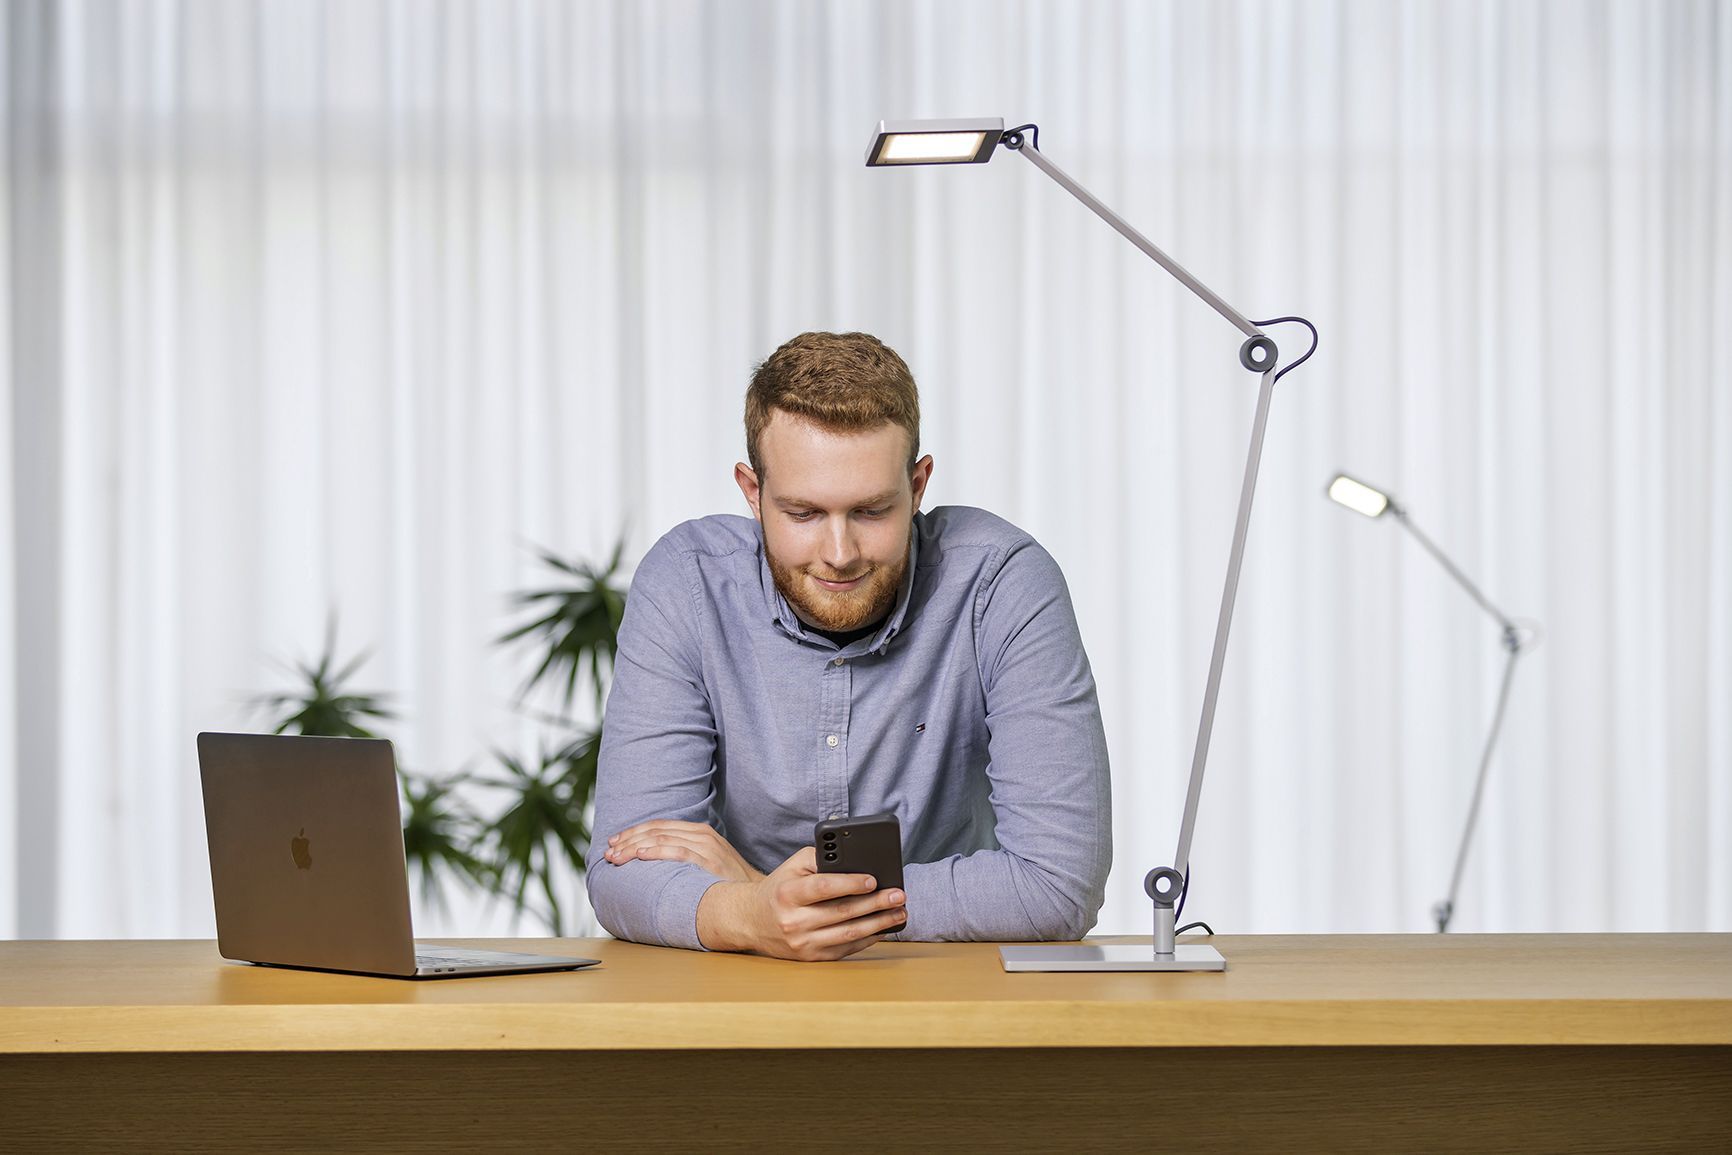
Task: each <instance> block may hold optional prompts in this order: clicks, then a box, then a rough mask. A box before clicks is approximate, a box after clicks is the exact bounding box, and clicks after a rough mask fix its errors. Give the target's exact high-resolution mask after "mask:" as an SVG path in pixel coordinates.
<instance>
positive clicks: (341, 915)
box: [198, 734, 600, 979]
mask: <svg viewBox="0 0 1732 1155" xmlns="http://www.w3.org/2000/svg"><path fill="white" fill-rule="evenodd" d="M198 765H199V777H200V779H201V780H202V781H203V784H204V824H205V834H206V836H207V838H208V839H209V840H210V877H211V889H212V891H213V892H214V893H215V896H216V924H217V949H218V950H219V951H220V952H221V953H222V956H223V957H224V958H227V959H234V960H236V961H239V962H251V963H260V964H264V965H268V966H284V967H304V968H307V969H310V970H325V971H347V972H351V973H355V974H368V975H388V976H392V977H395V978H405V979H443V978H457V977H460V976H465V975H492V974H515V973H518V972H521V971H552V970H575V969H577V968H578V967H587V966H594V965H595V964H596V963H597V962H598V961H600V960H598V959H592V958H560V957H556V956H553V955H540V954H519V953H513V952H507V951H479V950H465V949H462V948H460V947H447V946H435V945H433V944H430V943H417V942H416V941H415V936H414V932H413V931H412V930H411V929H410V926H409V872H408V869H407V867H406V865H405V863H404V859H403V827H402V818H401V816H400V814H399V812H398V808H397V764H396V759H395V757H394V755H393V754H392V751H391V743H389V742H387V741H384V740H383V739H377V738H302V737H295V736H291V735H282V734H200V735H199V736H198Z"/></svg>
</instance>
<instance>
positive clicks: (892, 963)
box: [0, 934, 1732, 1054]
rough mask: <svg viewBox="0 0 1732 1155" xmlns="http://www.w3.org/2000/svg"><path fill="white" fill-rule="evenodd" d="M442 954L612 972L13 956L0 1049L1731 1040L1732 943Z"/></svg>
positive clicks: (1669, 938)
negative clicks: (1022, 963) (1042, 956)
mask: <svg viewBox="0 0 1732 1155" xmlns="http://www.w3.org/2000/svg"><path fill="white" fill-rule="evenodd" d="M443 941H448V942H452V943H457V944H459V945H465V946H470V945H473V946H491V947H496V948H502V949H511V950H527V951H539V952H542V953H547V954H570V955H580V956H585V957H589V958H599V959H601V960H602V965H601V966H599V967H592V968H589V969H587V970H582V971H575V972H565V973H555V974H545V975H510V976H495V977H486V978H470V979H456V980H438V981H431V982H407V981H402V980H394V979H376V978H362V977H357V976H349V975H333V974H321V973H317V972H303V971H291V970H282V969H276V968H265V967H252V966H246V965H244V964H235V963H228V962H225V961H223V960H222V959H221V958H220V957H219V956H218V955H217V952H216V944H215V943H213V942H175V941H158V940H136V941H115V942H0V1053H13V1054H26V1053H38V1054H40V1053H68V1052H124V1051H131V1052H152V1051H245V1052H261V1051H377V1050H658V1049H698V1048H796V1049H798V1048H846V1047H872V1048H884V1047H895V1048H910V1047H916V1048H926V1047H933V1048H949V1047H1030V1046H1033V1047H1149V1046H1210V1047H1221V1046H1229V1047H1232V1046H1458V1045H1558V1044H1565V1045H1571V1044H1586V1045H1629V1044H1644V1045H1645V1044H1673V1045H1680V1044H1717V1045H1732V934H1687V935H1639V934H1626V935H1435V934H1434V935H1335V936H1273V935H1271V936H1230V935H1228V936H1219V937H1217V938H1215V939H1213V940H1211V941H1212V942H1214V943H1215V945H1216V946H1218V947H1219V948H1220V950H1221V952H1222V953H1223V954H1225V955H1226V956H1227V963H1228V967H1229V969H1228V971H1227V972H1226V973H1225V974H1177V975H1171V974H1168V975H1163V974H1006V973H1005V972H1004V971H1003V970H1002V969H1001V968H1000V966H999V962H998V953H997V948H996V946H994V945H992V944H987V943H882V944H880V945H878V946H875V947H873V948H871V949H870V950H868V951H865V952H863V953H862V954H860V955H856V956H855V957H854V958H852V959H849V960H847V961H845V962H841V963H828V964H810V963H791V962H782V961H779V960H775V959H764V958H755V957H750V956H745V955H721V954H702V953H695V952H688V951H679V950H666V949H661V948H657V947H645V946H638V945H635V944H632V943H626V942H615V941H613V940H607V939H599V940H598V939H565V940H554V939H534V940H486V941H483V940H443ZM1094 941H1102V942H1112V941H1121V942H1123V941H1134V940H1129V939H1108V938H1102V939H1098V940H1094ZM1143 941H1144V942H1147V939H1144V940H1143Z"/></svg>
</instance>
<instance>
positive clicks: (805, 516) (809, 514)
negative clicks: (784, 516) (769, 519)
mask: <svg viewBox="0 0 1732 1155" xmlns="http://www.w3.org/2000/svg"><path fill="white" fill-rule="evenodd" d="M788 516H789V517H791V518H793V519H794V520H795V521H811V520H812V519H813V518H814V517H817V516H818V511H817V510H815V509H803V510H801V511H800V512H798V513H794V512H792V511H790V512H789V514H788Z"/></svg>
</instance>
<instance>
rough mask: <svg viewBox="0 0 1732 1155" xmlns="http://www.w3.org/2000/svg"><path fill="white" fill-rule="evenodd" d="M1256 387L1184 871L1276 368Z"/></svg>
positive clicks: (1185, 830) (1197, 755)
mask: <svg viewBox="0 0 1732 1155" xmlns="http://www.w3.org/2000/svg"><path fill="white" fill-rule="evenodd" d="M1262 376H1263V380H1262V384H1261V385H1259V386H1258V389H1257V414H1256V417H1255V418H1253V420H1252V422H1251V448H1250V451H1249V452H1248V453H1247V454H1246V456H1245V481H1244V484H1243V485H1241V486H1240V488H1239V516H1238V520H1237V521H1235V522H1234V523H1233V548H1232V550H1231V552H1230V553H1228V555H1227V581H1226V585H1225V587H1224V588H1223V589H1222V591H1221V612H1220V615H1219V616H1218V617H1217V618H1216V620H1215V647H1214V650H1213V652H1212V653H1211V654H1210V655H1209V680H1208V682H1207V683H1206V685H1205V686H1204V688H1203V716H1202V718H1201V719H1200V720H1199V721H1198V723H1197V744H1196V747H1195V749H1194V750H1193V752H1192V754H1191V781H1190V785H1189V786H1188V787H1186V789H1185V817H1184V821H1183V823H1181V825H1180V826H1179V849H1178V853H1177V854H1176V855H1175V856H1174V858H1173V869H1175V870H1177V871H1178V872H1179V873H1180V874H1184V873H1185V869H1186V867H1188V866H1189V865H1190V862H1191V834H1192V832H1193V831H1194V830H1195V829H1196V825H1197V802H1198V799H1199V798H1200V797H1201V796H1202V793H1203V767H1204V764H1205V763H1206V762H1207V761H1208V758H1209V737H1210V735H1211V734H1212V733H1213V732H1214V729H1215V703H1216V701H1217V700H1218V699H1219V698H1220V696H1221V671H1222V669H1223V667H1224V666H1225V664H1226V660H1227V632H1228V629H1229V628H1230V627H1231V626H1232V624H1233V606H1234V603H1235V602H1236V601H1237V599H1238V595H1239V570H1240V568H1241V566H1242V565H1243V564H1244V561H1245V537H1246V534H1247V533H1248V531H1249V528H1250V524H1251V498H1252V497H1253V496H1254V495H1255V493H1256V490H1257V467H1258V464H1259V463H1260V462H1261V461H1262V459H1263V432H1264V429H1265V428H1266V427H1267V426H1268V423H1269V401H1270V399H1271V398H1272V397H1273V396H1274V393H1275V367H1274V366H1273V365H1271V366H1270V367H1269V368H1268V369H1267V370H1266V371H1265V372H1264V373H1263V375H1262Z"/></svg>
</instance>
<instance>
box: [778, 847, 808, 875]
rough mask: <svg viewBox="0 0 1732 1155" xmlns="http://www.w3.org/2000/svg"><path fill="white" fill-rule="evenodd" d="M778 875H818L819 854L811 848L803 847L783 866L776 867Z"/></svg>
mask: <svg viewBox="0 0 1732 1155" xmlns="http://www.w3.org/2000/svg"><path fill="white" fill-rule="evenodd" d="M775 873H777V874H817V873H818V852H817V851H816V850H813V849H812V848H811V847H810V846H802V847H800V849H798V850H796V851H794V853H793V854H792V855H790V856H789V857H788V860H787V861H786V862H784V863H782V865H780V866H778V867H776V870H775Z"/></svg>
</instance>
